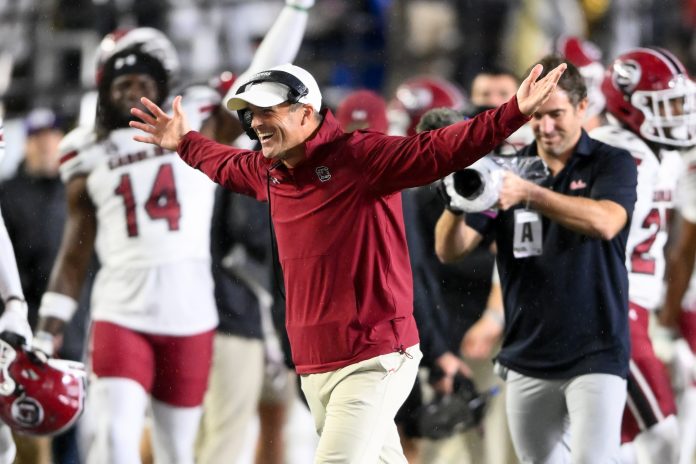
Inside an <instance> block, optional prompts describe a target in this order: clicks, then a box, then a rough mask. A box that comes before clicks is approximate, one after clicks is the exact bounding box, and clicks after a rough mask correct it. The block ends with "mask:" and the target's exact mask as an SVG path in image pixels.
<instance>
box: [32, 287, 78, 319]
mask: <svg viewBox="0 0 696 464" xmlns="http://www.w3.org/2000/svg"><path fill="white" fill-rule="evenodd" d="M75 311H77V301H75V300H73V299H72V298H70V297H69V296H67V295H63V294H61V293H55V292H46V293H44V295H43V297H42V298H41V306H40V307H39V316H40V317H55V318H56V319H60V320H62V321H69V320H70V319H72V317H73V314H75Z"/></svg>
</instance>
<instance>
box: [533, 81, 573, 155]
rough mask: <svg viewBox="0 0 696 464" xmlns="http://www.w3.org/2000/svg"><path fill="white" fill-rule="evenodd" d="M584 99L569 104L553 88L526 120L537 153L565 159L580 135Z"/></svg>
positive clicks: (562, 92) (561, 94) (566, 98)
mask: <svg viewBox="0 0 696 464" xmlns="http://www.w3.org/2000/svg"><path fill="white" fill-rule="evenodd" d="M586 108H587V99H586V98H585V99H583V100H581V101H580V103H578V104H577V105H573V104H572V103H571V101H570V99H569V97H568V94H567V93H566V92H565V91H563V90H561V89H559V88H557V89H556V90H555V91H554V92H553V93H552V94H551V97H549V99H548V100H547V101H546V102H545V103H544V104H543V105H542V106H541V108H539V110H538V111H537V112H535V113H534V114H533V115H532V120H531V121H530V124H531V127H532V130H533V131H534V138H535V139H536V142H537V149H538V152H539V155H540V156H541V157H542V158H543V157H554V158H562V159H567V158H569V157H570V155H571V153H572V151H573V148H574V147H575V145H576V144H577V142H578V140H579V139H580V135H581V132H582V122H583V119H584V117H585V109H586Z"/></svg>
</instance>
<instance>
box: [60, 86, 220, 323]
mask: <svg viewBox="0 0 696 464" xmlns="http://www.w3.org/2000/svg"><path fill="white" fill-rule="evenodd" d="M189 103H190V104H195V103H196V100H195V99H189ZM185 110H188V111H187V113H189V112H191V111H192V110H193V111H198V110H197V108H190V107H189V108H185ZM194 127H195V126H194ZM136 134H142V133H141V132H140V131H138V130H135V129H131V128H123V129H117V130H114V131H112V132H111V133H110V134H109V135H108V137H107V138H106V139H104V140H101V141H96V142H92V143H88V144H85V145H83V148H81V149H78V150H75V151H71V152H68V153H66V154H64V155H63V157H62V158H61V176H62V178H63V180H64V182H66V183H67V182H68V181H69V180H70V179H71V178H72V177H73V176H76V175H86V176H87V192H88V194H89V197H90V199H91V201H92V203H93V204H94V206H95V209H96V214H97V236H96V243H95V249H96V253H97V256H98V258H99V261H100V264H101V268H100V270H99V273H98V275H97V278H96V281H95V285H94V289H93V295H92V313H93V318H94V319H95V320H105V321H109V322H113V323H117V324H120V325H123V326H126V327H128V328H131V329H133V330H140V331H144V332H149V333H159V334H168V335H190V334H193V333H198V332H202V331H204V330H210V329H212V328H214V327H215V326H216V324H217V311H216V309H215V303H214V298H213V283H212V277H211V275H210V272H211V271H210V221H211V217H212V209H213V201H214V191H215V185H214V184H213V182H212V181H210V179H208V177H207V176H205V175H204V174H202V173H201V172H199V171H197V170H195V169H192V168H191V167H189V166H188V165H186V164H185V163H184V162H183V161H181V159H180V158H179V156H178V155H177V154H176V153H175V152H172V151H168V150H163V149H161V148H159V147H156V146H154V145H149V144H145V143H141V142H136V141H135V140H133V136H134V135H136ZM92 137H93V136H92Z"/></svg>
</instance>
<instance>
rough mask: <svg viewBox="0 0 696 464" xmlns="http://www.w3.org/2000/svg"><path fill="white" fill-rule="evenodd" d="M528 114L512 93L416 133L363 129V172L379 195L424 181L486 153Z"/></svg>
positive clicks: (524, 120)
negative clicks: (498, 101)
mask: <svg viewBox="0 0 696 464" xmlns="http://www.w3.org/2000/svg"><path fill="white" fill-rule="evenodd" d="M528 120H529V118H528V117H527V116H525V115H524V114H522V113H521V112H520V110H519V107H518V105H517V98H516V97H513V98H512V99H510V101H508V102H507V103H505V104H503V105H501V106H500V107H498V108H495V109H492V110H489V111H485V112H483V113H480V114H479V115H477V116H476V117H474V118H472V119H468V120H466V121H462V122H458V123H456V124H452V125H450V126H447V127H443V128H440V129H436V130H432V131H428V132H422V133H420V134H417V135H414V136H410V137H388V136H378V135H377V134H373V135H371V136H367V135H365V136H364V139H363V140H364V142H363V144H364V146H363V147H362V151H361V152H360V153H359V155H360V157H361V162H362V164H363V168H364V172H365V173H366V176H365V178H366V179H367V181H368V182H369V183H370V186H371V188H372V189H373V190H375V191H377V192H378V193H379V194H382V195H384V194H389V193H393V192H396V191H400V190H403V189H404V188H408V187H416V186H419V185H425V184H428V183H430V182H433V181H435V180H437V179H440V178H442V177H444V176H446V175H447V174H450V173H451V172H454V171H457V170H460V169H463V168H465V167H467V166H469V165H470V164H472V163H473V162H475V161H476V160H478V159H479V158H481V157H483V156H484V155H486V154H487V153H490V152H491V150H493V149H494V148H495V147H496V146H498V145H499V144H500V143H502V142H503V141H504V140H505V139H506V138H507V137H508V136H509V135H510V134H512V133H513V132H515V131H516V130H517V129H519V128H520V127H521V126H522V125H523V124H525V123H526V122H527V121H528Z"/></svg>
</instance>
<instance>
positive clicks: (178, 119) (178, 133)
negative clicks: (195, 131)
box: [129, 95, 191, 151]
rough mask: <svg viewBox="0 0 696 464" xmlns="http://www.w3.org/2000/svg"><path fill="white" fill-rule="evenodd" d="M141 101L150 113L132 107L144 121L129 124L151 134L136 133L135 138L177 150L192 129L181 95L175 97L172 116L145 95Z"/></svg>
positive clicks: (132, 110)
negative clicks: (182, 105) (183, 108)
mask: <svg viewBox="0 0 696 464" xmlns="http://www.w3.org/2000/svg"><path fill="white" fill-rule="evenodd" d="M140 101H141V102H142V103H143V105H145V107H146V108H147V109H148V110H149V111H150V114H148V113H146V112H144V111H142V110H140V109H138V108H131V114H132V115H133V116H136V117H137V118H140V119H141V120H142V121H143V122H138V121H131V122H130V123H129V125H130V126H131V127H133V128H135V129H140V130H141V131H143V132H147V133H148V134H150V135H136V136H134V137H133V140H136V141H138V142H144V143H151V144H153V145H159V146H160V147H162V148H165V149H167V150H171V151H176V148H177V147H178V146H179V142H180V141H181V139H182V138H183V137H184V135H186V133H188V132H189V131H190V130H191V129H190V127H189V124H188V121H187V120H186V115H185V114H184V111H183V110H182V108H181V95H179V96H177V97H176V98H174V104H173V105H172V108H173V110H174V113H173V115H172V116H169V115H168V114H167V113H165V112H164V111H162V108H160V107H159V106H157V105H155V104H154V103H153V102H152V101H151V100H149V99H147V98H145V97H143V98H141V99H140Z"/></svg>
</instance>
